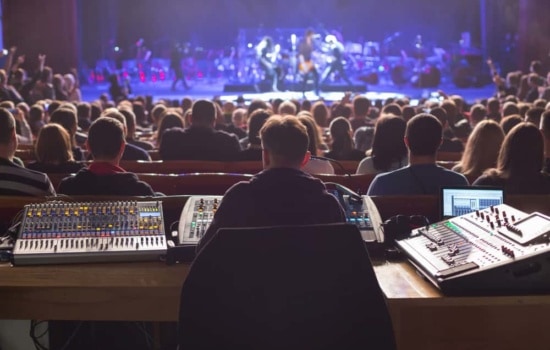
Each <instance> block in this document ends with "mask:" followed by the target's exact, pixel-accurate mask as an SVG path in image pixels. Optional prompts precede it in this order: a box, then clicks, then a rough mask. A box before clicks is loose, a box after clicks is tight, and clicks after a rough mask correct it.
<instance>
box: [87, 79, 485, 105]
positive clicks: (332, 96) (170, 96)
mask: <svg viewBox="0 0 550 350" xmlns="http://www.w3.org/2000/svg"><path fill="white" fill-rule="evenodd" d="M188 83H189V85H190V87H191V88H190V89H189V90H185V89H183V88H182V87H181V85H178V86H180V87H179V88H178V89H176V91H172V90H171V85H172V83H171V81H169V80H165V81H156V82H144V83H142V82H137V83H132V84H131V87H132V96H139V95H142V96H147V95H150V96H153V101H158V100H160V99H164V100H169V101H172V100H181V99H182V98H183V97H186V96H188V97H191V98H192V99H194V100H196V99H213V98H220V99H221V100H222V101H235V100H237V98H238V97H239V96H242V97H243V98H244V99H245V100H246V101H251V100H253V99H262V100H266V101H268V100H271V99H274V98H281V99H283V100H289V99H298V100H302V99H303V98H304V96H303V95H302V92H301V91H282V92H256V91H255V90H254V89H252V88H251V85H247V84H229V83H228V81H227V80H226V79H212V80H208V79H196V80H190V81H188ZM228 85H230V86H231V87H235V88H234V89H231V90H233V91H227V86H228ZM360 85H361V86H364V89H356V90H360V91H357V92H356V93H357V94H363V95H365V96H367V97H368V98H369V99H370V100H372V101H375V100H386V99H388V98H399V97H405V96H406V97H409V98H411V99H412V100H418V99H421V98H429V97H430V95H431V93H432V92H436V91H438V90H443V91H444V92H445V93H446V94H448V95H454V94H456V95H460V96H462V97H463V98H464V99H465V100H466V101H467V102H468V103H469V104H472V103H475V102H476V101H479V100H481V99H487V98H489V97H491V96H493V94H494V92H495V90H494V86H493V85H492V84H490V85H486V86H484V87H472V88H457V87H456V86H454V84H453V83H452V82H445V81H443V82H442V83H441V84H440V85H439V86H438V87H435V88H418V87H414V86H412V85H411V84H407V85H402V86H396V85H394V84H391V83H389V84H377V85H368V84H364V83H360V82H356V81H354V87H358V86H360ZM239 86H242V87H243V88H242V90H241V91H239V89H238V87H239ZM329 87H330V90H331V91H323V89H322V90H321V92H320V95H319V96H316V95H315V94H314V92H313V91H307V92H306V94H305V98H306V99H308V100H311V101H316V100H318V99H323V100H324V101H327V102H328V103H332V102H334V101H339V100H340V99H342V97H343V96H344V93H345V91H346V88H347V87H346V86H345V85H330V86H329ZM339 89H341V90H340V91H337V90H339ZM81 90H82V99H83V100H84V101H94V100H97V99H98V98H99V96H100V95H101V94H103V93H108V90H109V85H108V84H99V83H94V84H88V85H83V86H82V87H81Z"/></svg>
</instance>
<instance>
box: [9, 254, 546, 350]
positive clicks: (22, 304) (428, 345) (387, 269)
mask: <svg viewBox="0 0 550 350" xmlns="http://www.w3.org/2000/svg"><path fill="white" fill-rule="evenodd" d="M188 271H189V265H188V264H181V265H174V266H166V265H164V264H162V263H118V264H93V265H92V264H90V265H67V266H32V267H10V266H9V265H6V264H4V265H0V298H1V299H0V300H3V301H4V302H3V303H2V305H1V307H0V318H2V319H49V320H56V319H57V320H83V319H86V320H142V321H143V320H146V321H176V320H177V314H178V303H179V302H178V300H179V294H180V289H181V284H182V282H183V281H184V279H185V277H186V276H187V273H188ZM375 271H376V274H377V277H378V280H379V282H380V285H381V287H382V289H383V291H384V293H385V294H386V296H387V297H388V305H389V309H390V312H391V315H392V321H393V323H394V328H395V334H396V339H397V342H398V345H399V349H418V348H423V349H443V348H444V349H479V348H484V349H493V348H495V349H496V348H498V349H521V348H523V345H525V339H528V338H531V339H530V340H529V345H530V348H531V349H539V348H540V349H547V348H548V346H547V345H548V344H550V332H547V331H546V328H547V325H548V324H550V322H549V321H550V297H549V296H509V297H444V296H442V295H441V294H440V293H439V291H438V290H437V289H436V288H434V287H433V286H432V285H431V284H429V283H428V282H427V281H425V280H424V279H422V278H421V277H420V276H419V275H418V274H417V273H416V271H415V270H414V268H413V267H412V266H411V265H410V264H409V263H407V262H393V263H381V264H378V265H376V266H375ZM533 335H536V336H535V337H533Z"/></svg>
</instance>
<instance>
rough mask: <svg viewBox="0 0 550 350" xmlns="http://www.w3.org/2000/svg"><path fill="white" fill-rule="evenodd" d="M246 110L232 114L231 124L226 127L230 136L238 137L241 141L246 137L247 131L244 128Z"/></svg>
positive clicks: (235, 111)
mask: <svg viewBox="0 0 550 350" xmlns="http://www.w3.org/2000/svg"><path fill="white" fill-rule="evenodd" d="M245 116H246V109H244V108H237V109H235V110H234V111H233V112H232V113H231V124H229V125H228V126H227V127H226V131H227V132H228V133H230V134H234V135H236V136H237V137H238V138H239V140H240V139H242V138H244V137H246V131H244V128H243V126H244V125H245V124H244V123H245Z"/></svg>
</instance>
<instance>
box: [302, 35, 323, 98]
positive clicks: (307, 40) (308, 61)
mask: <svg viewBox="0 0 550 350" xmlns="http://www.w3.org/2000/svg"><path fill="white" fill-rule="evenodd" d="M314 36H315V34H314V32H313V30H311V29H308V30H307V31H306V35H305V37H304V38H303V39H302V41H301V42H300V45H299V46H298V71H299V72H300V74H301V75H302V79H303V80H302V93H304V94H305V91H306V85H307V80H308V78H309V76H310V75H311V76H313V82H314V85H315V94H316V95H317V96H319V73H318V72H317V68H316V67H315V64H314V63H313V60H312V57H311V56H312V54H313V51H314V50H315V45H314V44H315V43H314V41H313V38H314Z"/></svg>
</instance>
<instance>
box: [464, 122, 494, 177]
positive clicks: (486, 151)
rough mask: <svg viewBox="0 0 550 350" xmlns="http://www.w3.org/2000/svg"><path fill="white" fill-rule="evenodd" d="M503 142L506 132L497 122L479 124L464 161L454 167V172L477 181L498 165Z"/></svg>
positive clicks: (470, 138)
mask: <svg viewBox="0 0 550 350" xmlns="http://www.w3.org/2000/svg"><path fill="white" fill-rule="evenodd" d="M503 140H504V132H503V131H502V128H501V127H500V125H498V124H497V123H496V122H495V121H493V120H484V121H482V122H480V123H478V124H477V125H476V127H475V128H474V130H473V132H472V134H471V135H470V137H469V138H468V141H467V143H466V148H465V149H464V153H463V154H462V159H461V160H460V162H459V163H458V164H457V165H455V166H454V167H453V171H456V172H458V173H461V174H463V175H464V176H466V177H467V178H469V179H477V178H478V177H479V176H481V174H483V172H484V171H485V170H487V169H490V168H494V167H495V166H496V165H497V158H498V153H499V152H500V146H501V145H502V141H503Z"/></svg>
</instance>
